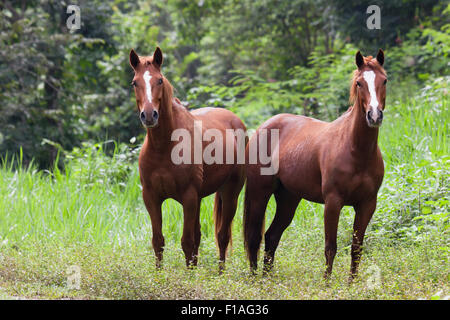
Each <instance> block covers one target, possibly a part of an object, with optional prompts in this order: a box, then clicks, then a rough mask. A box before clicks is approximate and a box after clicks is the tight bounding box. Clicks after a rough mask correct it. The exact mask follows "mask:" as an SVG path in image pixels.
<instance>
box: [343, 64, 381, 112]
mask: <svg viewBox="0 0 450 320" xmlns="http://www.w3.org/2000/svg"><path fill="white" fill-rule="evenodd" d="M364 65H365V66H369V67H370V68H372V69H373V70H376V71H379V72H381V73H382V74H383V75H386V71H385V70H384V68H383V67H382V66H381V65H380V64H379V63H378V61H377V59H375V58H373V57H372V56H368V57H364ZM359 74H360V71H359V69H356V70H355V71H354V72H353V78H352V81H351V85H350V99H349V101H350V104H353V103H355V101H356V97H357V95H358V91H357V89H356V88H357V86H356V78H358V76H359Z"/></svg>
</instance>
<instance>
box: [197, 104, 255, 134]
mask: <svg viewBox="0 0 450 320" xmlns="http://www.w3.org/2000/svg"><path fill="white" fill-rule="evenodd" d="M191 114H192V115H193V116H194V117H195V119H196V120H198V121H202V124H204V125H205V126H206V127H210V128H215V129H219V128H223V129H243V130H246V127H245V125H244V123H243V122H242V120H241V119H239V117H238V116H237V115H235V114H234V113H233V112H231V111H230V110H227V109H224V108H213V107H205V108H199V109H195V110H192V111H191Z"/></svg>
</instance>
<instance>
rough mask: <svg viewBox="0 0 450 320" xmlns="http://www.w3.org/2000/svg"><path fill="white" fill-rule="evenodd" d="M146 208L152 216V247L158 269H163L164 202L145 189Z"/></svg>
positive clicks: (143, 192) (143, 194)
mask: <svg viewBox="0 0 450 320" xmlns="http://www.w3.org/2000/svg"><path fill="white" fill-rule="evenodd" d="M142 196H143V198H144V203H145V207H146V208H147V211H148V213H149V214H150V220H151V221H152V234H153V235H152V245H153V250H154V251H155V256H156V267H157V268H160V267H161V262H162V258H163V251H164V237H163V234H162V214H161V204H162V201H161V200H160V199H158V198H157V197H156V196H155V195H154V194H153V192H152V191H151V189H149V188H146V187H144V188H143V191H142Z"/></svg>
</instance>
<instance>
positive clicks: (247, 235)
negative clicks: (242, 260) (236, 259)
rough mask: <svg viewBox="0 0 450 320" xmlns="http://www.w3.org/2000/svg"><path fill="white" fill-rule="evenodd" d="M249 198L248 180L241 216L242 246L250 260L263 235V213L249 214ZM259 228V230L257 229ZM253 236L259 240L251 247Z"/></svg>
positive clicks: (253, 241)
mask: <svg viewBox="0 0 450 320" xmlns="http://www.w3.org/2000/svg"><path fill="white" fill-rule="evenodd" d="M250 202H251V201H250V199H249V191H248V180H247V183H246V185H245V194H244V217H243V224H244V226H243V232H244V247H245V251H246V252H247V258H248V259H249V260H250V262H252V260H254V259H255V257H252V256H251V255H252V254H255V252H254V251H255V249H256V254H257V251H258V250H259V245H260V243H261V239H262V237H263V235H264V230H265V220H266V219H265V214H262V215H258V216H253V215H252V214H251V210H250V209H251V208H250ZM258 226H260V227H258ZM258 228H260V230H257V229H258ZM255 238H259V241H256V243H257V248H252V247H253V246H254V245H253V243H255Z"/></svg>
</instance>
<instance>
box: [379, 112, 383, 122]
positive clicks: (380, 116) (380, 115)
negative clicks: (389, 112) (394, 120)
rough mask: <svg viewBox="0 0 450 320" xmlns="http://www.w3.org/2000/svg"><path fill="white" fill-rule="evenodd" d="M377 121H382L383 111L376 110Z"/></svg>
mask: <svg viewBox="0 0 450 320" xmlns="http://www.w3.org/2000/svg"><path fill="white" fill-rule="evenodd" d="M378 119H380V120H383V111H381V110H378Z"/></svg>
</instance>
